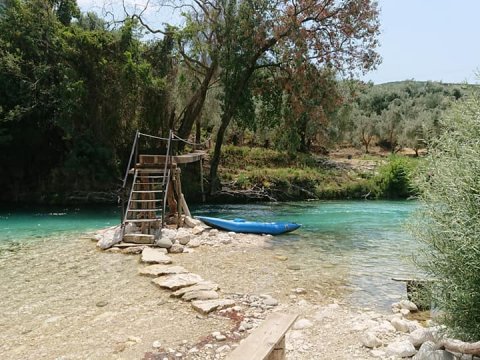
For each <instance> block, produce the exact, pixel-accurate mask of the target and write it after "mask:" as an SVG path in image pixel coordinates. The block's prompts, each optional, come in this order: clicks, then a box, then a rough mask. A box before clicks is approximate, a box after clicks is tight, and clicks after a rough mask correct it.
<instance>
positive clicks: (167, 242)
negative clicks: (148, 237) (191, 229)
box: [154, 237, 172, 249]
mask: <svg viewBox="0 0 480 360" xmlns="http://www.w3.org/2000/svg"><path fill="white" fill-rule="evenodd" d="M154 244H155V246H158V247H160V248H163V249H170V248H171V247H172V240H171V239H170V238H168V237H161V238H159V239H156V240H155V242H154Z"/></svg>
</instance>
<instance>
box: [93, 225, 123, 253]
mask: <svg viewBox="0 0 480 360" xmlns="http://www.w3.org/2000/svg"><path fill="white" fill-rule="evenodd" d="M96 236H98V242H97V246H98V247H99V248H100V249H102V250H105V249H109V248H111V247H112V246H113V245H115V244H118V243H119V242H121V241H122V229H121V228H120V226H117V227H115V228H111V229H108V230H107V231H105V232H103V233H102V234H98V235H96Z"/></svg>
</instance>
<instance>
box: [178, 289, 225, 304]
mask: <svg viewBox="0 0 480 360" xmlns="http://www.w3.org/2000/svg"><path fill="white" fill-rule="evenodd" d="M213 299H218V293H217V292H216V291H214V290H197V291H189V292H187V293H185V294H184V295H183V296H182V300H185V301H192V300H213Z"/></svg>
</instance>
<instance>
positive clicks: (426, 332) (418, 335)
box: [408, 327, 434, 348]
mask: <svg viewBox="0 0 480 360" xmlns="http://www.w3.org/2000/svg"><path fill="white" fill-rule="evenodd" d="M408 340H409V341H410V342H411V343H412V345H413V346H415V347H416V348H418V347H419V346H421V345H422V344H423V343H424V342H427V341H434V338H433V334H432V332H431V330H430V329H426V328H423V327H421V328H418V329H416V330H414V331H412V332H411V333H410V335H408Z"/></svg>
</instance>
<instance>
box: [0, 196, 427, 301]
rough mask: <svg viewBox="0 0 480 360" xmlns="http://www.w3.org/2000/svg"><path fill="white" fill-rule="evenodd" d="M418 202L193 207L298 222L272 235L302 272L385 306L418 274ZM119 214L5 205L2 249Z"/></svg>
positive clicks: (0, 220) (106, 222)
mask: <svg viewBox="0 0 480 360" xmlns="http://www.w3.org/2000/svg"><path fill="white" fill-rule="evenodd" d="M417 206H418V205H417V203H415V202H404V201H402V202H391V201H326V202H321V201H314V202H298V203H279V204H277V203H272V204H248V205H209V206H197V207H193V208H192V209H191V210H192V213H193V214H194V215H206V216H218V217H223V218H230V219H233V218H238V217H243V218H245V219H248V220H258V221H293V222H298V223H301V224H302V227H301V228H300V229H299V230H297V231H295V232H293V233H289V234H286V235H281V236H278V237H274V238H273V239H272V242H273V251H275V252H280V253H282V254H285V255H287V256H288V258H289V260H288V261H289V263H295V264H300V265H301V268H302V270H301V271H300V273H299V276H300V275H301V273H303V274H304V275H307V276H308V277H309V278H311V279H312V281H314V282H317V283H318V284H321V283H322V282H325V281H327V280H328V279H329V278H330V277H331V278H333V277H335V278H338V274H342V275H341V276H342V282H341V284H339V285H340V286H341V287H343V288H344V289H345V293H346V294H347V300H348V301H350V302H351V303H353V304H357V305H359V306H364V307H367V306H369V307H373V306H376V307H380V308H385V309H387V308H388V307H389V306H390V304H391V303H392V302H393V301H394V300H395V299H397V298H398V297H400V296H402V295H403V296H404V295H405V289H404V285H403V284H402V283H397V282H394V281H392V280H391V278H392V277H413V276H414V275H415V272H416V270H415V268H414V266H413V265H412V264H411V262H409V261H408V257H410V256H411V254H412V253H413V252H414V251H415V248H416V245H415V242H414V241H412V240H411V239H410V237H409V236H408V235H407V234H406V232H405V230H404V227H403V225H404V224H405V222H406V221H407V220H408V217H409V215H410V214H411V213H412V211H413V210H415V209H416V207H417ZM119 219H120V215H119V209H118V208H108V207H107V208H90V209H75V208H67V209H65V208H56V209H54V208H49V209H38V210H20V211H18V210H17V211H6V210H3V211H2V210H0V250H1V248H2V247H3V246H7V247H8V246H9V245H11V244H15V245H22V244H26V243H31V242H34V241H48V239H49V238H52V239H53V238H55V239H58V238H59V237H61V238H62V241H68V239H69V235H73V234H78V233H82V232H86V231H91V230H95V229H99V228H103V227H106V226H112V225H115V224H118V223H119ZM59 235H60V236H59ZM0 253H1V252H0ZM334 275H335V276H334ZM314 285H315V284H312V286H314Z"/></svg>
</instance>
